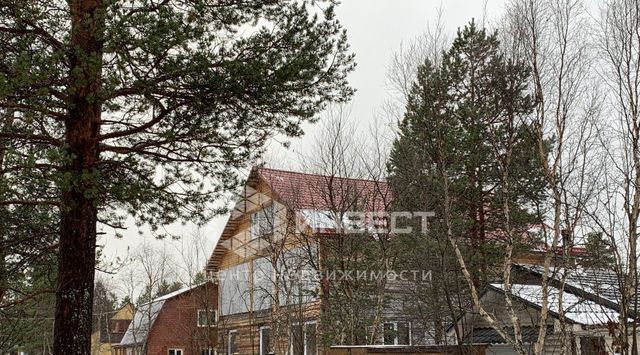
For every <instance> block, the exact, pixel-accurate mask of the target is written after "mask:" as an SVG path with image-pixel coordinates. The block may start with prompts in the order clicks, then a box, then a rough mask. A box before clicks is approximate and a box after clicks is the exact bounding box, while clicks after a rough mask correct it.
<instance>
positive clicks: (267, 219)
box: [251, 204, 275, 240]
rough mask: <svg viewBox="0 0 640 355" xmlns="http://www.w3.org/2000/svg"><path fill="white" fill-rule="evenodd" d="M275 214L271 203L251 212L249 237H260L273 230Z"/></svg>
mask: <svg viewBox="0 0 640 355" xmlns="http://www.w3.org/2000/svg"><path fill="white" fill-rule="evenodd" d="M274 222H275V214H274V211H273V204H271V205H269V206H267V207H265V208H263V209H261V210H260V211H257V212H254V213H252V214H251V239H252V240H253V239H257V238H262V237H264V236H266V235H269V234H271V233H272V232H273V224H274Z"/></svg>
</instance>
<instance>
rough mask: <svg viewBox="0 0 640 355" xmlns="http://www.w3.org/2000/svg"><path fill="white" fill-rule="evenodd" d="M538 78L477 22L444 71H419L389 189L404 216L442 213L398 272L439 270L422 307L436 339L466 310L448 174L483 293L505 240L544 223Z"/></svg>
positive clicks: (415, 239) (408, 239)
mask: <svg viewBox="0 0 640 355" xmlns="http://www.w3.org/2000/svg"><path fill="white" fill-rule="evenodd" d="M528 78H529V70H528V68H527V67H526V66H524V65H523V64H522V63H520V62H517V61H514V60H512V59H511V58H508V57H506V56H505V55H504V54H503V53H502V52H501V50H500V44H499V41H498V39H497V35H496V34H495V33H488V32H487V31H486V30H485V29H479V28H478V27H477V26H476V24H475V23H474V22H473V21H472V22H471V23H470V24H468V25H467V26H465V27H464V28H463V29H461V30H459V31H458V34H457V37H456V38H455V40H454V41H453V43H452V45H451V47H450V48H449V50H447V51H446V52H445V53H443V57H442V62H441V63H432V62H430V61H429V60H427V61H426V62H425V63H424V64H423V65H421V66H420V67H419V69H418V74H417V79H416V82H415V83H414V85H413V87H412V89H411V92H410V95H409V98H408V102H407V104H406V113H405V115H404V118H403V120H402V122H401V123H400V133H399V136H398V138H397V140H396V141H395V142H394V145H393V149H392V152H391V158H390V164H389V169H390V175H391V176H390V179H389V181H390V184H391V187H392V189H393V191H394V208H395V209H396V210H401V211H432V212H435V214H436V217H435V218H434V219H433V220H432V224H431V228H430V231H429V232H428V233H427V234H409V235H401V236H400V237H399V238H400V239H402V240H404V243H401V244H404V245H405V250H404V252H403V253H404V254H405V255H406V256H407V257H406V258H402V259H403V260H402V263H401V265H398V267H402V268H422V269H424V268H426V269H429V270H432V271H433V274H432V275H433V279H432V280H431V281H429V282H428V283H425V284H424V285H422V286H423V287H424V288H425V289H424V290H423V292H422V291H421V292H419V293H416V296H417V297H418V298H421V299H422V301H423V302H418V303H416V302H414V303H413V304H422V305H429V307H427V308H429V309H421V310H416V312H420V313H422V314H425V319H427V320H428V321H429V322H431V321H433V322H434V323H435V329H436V334H434V336H435V337H436V340H440V341H441V340H442V339H443V338H442V337H443V335H444V333H443V331H444V328H443V327H444V326H446V324H448V322H449V321H451V317H455V316H456V315H457V314H458V311H459V307H460V306H461V305H464V304H466V302H465V301H464V297H465V296H464V295H465V293H466V292H465V290H464V288H465V287H463V286H462V285H464V283H463V282H461V275H460V273H459V272H458V271H459V267H458V263H457V260H456V259H455V258H454V257H453V251H452V249H451V246H450V243H449V242H448V240H447V239H446V229H445V228H444V225H442V223H441V222H440V221H441V218H442V216H443V213H444V210H443V204H444V190H443V189H444V186H443V183H442V181H443V180H442V174H446V175H447V176H448V179H449V186H448V187H449V188H448V193H449V194H450V196H451V200H452V205H451V211H450V217H451V218H452V221H453V235H454V237H455V238H458V240H459V241H460V243H459V245H461V248H462V249H463V251H464V253H465V254H466V255H465V258H467V259H468V261H467V263H468V264H467V265H468V266H469V268H470V270H471V271H472V272H473V278H474V280H473V281H474V283H475V284H476V285H482V284H483V283H484V282H487V281H488V280H491V279H492V278H493V276H492V275H491V269H492V268H491V265H493V264H494V263H495V262H496V261H497V260H501V258H500V255H501V254H500V248H499V246H498V245H496V244H499V243H500V239H501V238H511V237H514V236H519V235H520V234H521V233H522V232H523V231H524V230H525V229H526V227H527V225H528V224H529V223H534V222H535V221H536V217H535V215H533V214H532V213H530V211H531V208H532V207H533V206H535V205H536V203H537V202H539V201H540V200H541V199H542V198H544V182H543V178H542V174H541V169H540V164H539V161H538V160H537V157H536V154H535V153H534V151H533V150H532V149H531V148H530V147H531V145H532V144H533V140H532V137H531V136H530V129H532V127H531V125H530V124H529V123H527V122H528V121H527V118H528V115H529V114H530V113H531V111H532V109H533V102H532V99H531V97H530V95H529V94H528V93H527V83H528ZM505 172H506V173H505ZM505 202H506V204H507V205H508V206H509V216H510V224H509V226H507V225H505V215H504V213H503V212H504V209H503V207H504V205H505ZM414 230H417V228H414ZM415 245H419V246H420V247H417V248H414V247H413V246H415ZM425 297H426V299H425ZM413 301H419V300H413ZM425 301H427V302H425ZM409 303H411V302H409Z"/></svg>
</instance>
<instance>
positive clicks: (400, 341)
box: [382, 322, 411, 345]
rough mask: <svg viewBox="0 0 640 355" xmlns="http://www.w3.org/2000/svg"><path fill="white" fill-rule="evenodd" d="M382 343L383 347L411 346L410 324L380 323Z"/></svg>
mask: <svg viewBox="0 0 640 355" xmlns="http://www.w3.org/2000/svg"><path fill="white" fill-rule="evenodd" d="M382 343H383V344H384V345H411V324H410V323H409V322H384V323H382Z"/></svg>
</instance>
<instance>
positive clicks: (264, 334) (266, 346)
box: [260, 327, 271, 355]
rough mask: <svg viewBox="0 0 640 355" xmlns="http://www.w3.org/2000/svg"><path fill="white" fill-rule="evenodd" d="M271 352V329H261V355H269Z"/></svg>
mask: <svg viewBox="0 0 640 355" xmlns="http://www.w3.org/2000/svg"><path fill="white" fill-rule="evenodd" d="M270 351H271V329H270V328H269V327H262V328H260V355H268V354H269V352H270Z"/></svg>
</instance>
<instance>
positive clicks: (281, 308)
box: [207, 168, 410, 355]
mask: <svg viewBox="0 0 640 355" xmlns="http://www.w3.org/2000/svg"><path fill="white" fill-rule="evenodd" d="M389 199H390V193H389V189H388V186H387V184H386V183H385V182H382V181H372V180H362V179H350V178H343V177H336V176H323V175H315V174H305V173H298V172H291V171H284V170H275V169H267V168H257V169H253V170H252V172H251V173H250V176H249V178H248V180H247V182H246V185H245V186H244V189H243V191H242V193H241V196H240V197H239V198H238V201H237V203H236V206H235V207H234V209H233V211H232V213H231V215H230V216H229V220H228V222H227V224H226V226H225V228H224V230H223V232H222V234H221V236H220V239H219V241H218V244H217V246H216V248H215V250H214V252H213V254H212V255H211V258H210V260H209V262H208V266H207V271H208V274H209V275H211V276H215V277H216V278H217V279H218V283H219V300H218V301H219V305H218V310H219V322H218V329H219V334H220V338H219V339H220V341H219V346H218V348H217V350H218V352H219V353H221V354H222V353H224V354H261V355H263V354H264V355H266V354H270V353H275V354H285V353H288V354H296V355H314V354H318V353H324V349H323V348H322V346H320V344H321V342H320V339H321V336H322V332H323V330H322V327H321V324H320V313H321V312H322V308H323V306H322V303H323V301H322V299H323V292H324V291H323V287H324V285H323V279H322V278H321V277H320V276H319V275H318V272H319V271H321V270H322V268H323V257H324V255H325V253H324V250H323V243H322V240H323V238H332V236H335V235H337V234H339V233H340V229H341V227H342V226H341V224H340V223H337V220H338V219H340V218H339V217H336V215H337V214H340V213H343V212H347V211H350V210H356V209H357V210H361V211H381V210H382V211H383V210H384V209H385V208H386V205H387V203H388V201H389ZM314 276H315V277H314ZM385 327H386V329H390V327H393V329H394V330H393V333H394V336H392V337H388V339H387V340H388V341H391V342H393V343H394V344H403V343H406V345H409V344H408V343H409V342H410V340H409V335H410V326H409V324H408V322H405V321H398V320H393V321H389V322H388V324H387V323H385ZM381 341H383V339H382V337H381Z"/></svg>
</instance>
